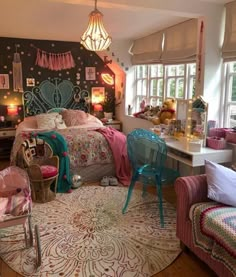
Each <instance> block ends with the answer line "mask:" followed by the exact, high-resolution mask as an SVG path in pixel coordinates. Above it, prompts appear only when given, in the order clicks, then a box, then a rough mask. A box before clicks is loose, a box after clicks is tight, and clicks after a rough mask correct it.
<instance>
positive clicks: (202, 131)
mask: <svg viewBox="0 0 236 277" xmlns="http://www.w3.org/2000/svg"><path fill="white" fill-rule="evenodd" d="M207 114H208V104H207V102H206V101H205V100H204V99H203V97H202V96H198V97H197V98H196V99H193V102H192V116H191V117H192V120H191V132H190V134H191V135H193V136H194V137H197V138H199V139H202V140H203V145H204V146H205V144H206V134H207Z"/></svg>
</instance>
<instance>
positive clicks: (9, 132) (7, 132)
mask: <svg viewBox="0 0 236 277" xmlns="http://www.w3.org/2000/svg"><path fill="white" fill-rule="evenodd" d="M15 134H16V130H0V138H1V137H15Z"/></svg>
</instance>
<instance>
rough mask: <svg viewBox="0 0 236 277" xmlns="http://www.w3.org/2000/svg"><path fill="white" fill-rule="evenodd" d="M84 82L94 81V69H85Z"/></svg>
mask: <svg viewBox="0 0 236 277" xmlns="http://www.w3.org/2000/svg"><path fill="white" fill-rule="evenodd" d="M85 80H87V81H94V80H96V67H85Z"/></svg>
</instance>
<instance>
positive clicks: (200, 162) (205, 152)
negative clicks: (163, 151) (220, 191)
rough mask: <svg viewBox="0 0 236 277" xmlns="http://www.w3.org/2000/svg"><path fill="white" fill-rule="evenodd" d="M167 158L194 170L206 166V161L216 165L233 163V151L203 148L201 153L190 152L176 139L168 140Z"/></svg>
mask: <svg viewBox="0 0 236 277" xmlns="http://www.w3.org/2000/svg"><path fill="white" fill-rule="evenodd" d="M166 145H167V156H168V157H170V158H172V159H174V160H176V161H177V164H179V162H180V163H183V164H186V165H188V166H190V167H191V168H192V173H193V169H194V168H195V167H200V166H204V165H205V159H207V160H209V161H212V162H215V163H229V162H232V156H233V151H232V149H221V150H215V149H212V148H208V147H202V148H201V151H200V152H191V151H188V150H187V149H186V147H185V145H184V144H183V143H182V142H180V141H177V140H174V139H171V140H169V139H166Z"/></svg>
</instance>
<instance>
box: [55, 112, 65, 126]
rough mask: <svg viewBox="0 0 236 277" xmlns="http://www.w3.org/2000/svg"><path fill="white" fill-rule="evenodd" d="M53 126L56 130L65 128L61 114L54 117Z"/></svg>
mask: <svg viewBox="0 0 236 277" xmlns="http://www.w3.org/2000/svg"><path fill="white" fill-rule="evenodd" d="M55 125H56V128H57V129H65V128H66V124H65V122H64V120H63V119H62V115H61V114H59V115H57V116H56V118H55Z"/></svg>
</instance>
